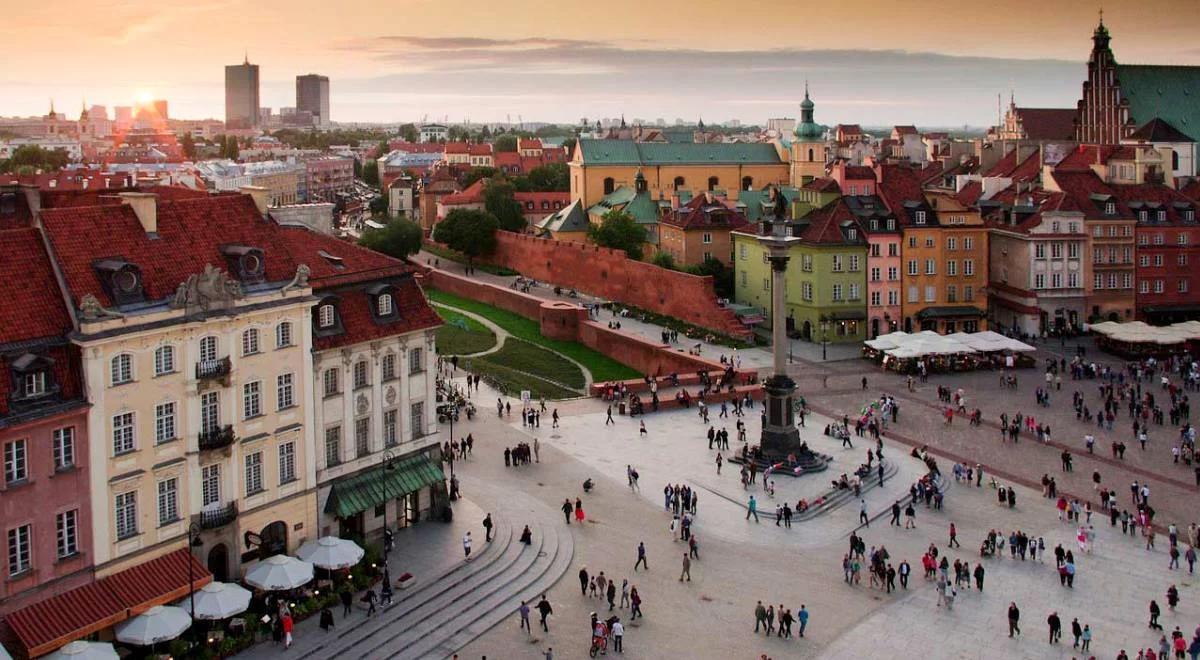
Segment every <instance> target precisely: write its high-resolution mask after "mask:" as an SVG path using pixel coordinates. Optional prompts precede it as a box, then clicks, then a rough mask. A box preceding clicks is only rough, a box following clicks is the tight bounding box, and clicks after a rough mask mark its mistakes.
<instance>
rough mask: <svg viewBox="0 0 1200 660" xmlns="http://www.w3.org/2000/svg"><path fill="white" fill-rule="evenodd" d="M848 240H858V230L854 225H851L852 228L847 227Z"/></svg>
mask: <svg viewBox="0 0 1200 660" xmlns="http://www.w3.org/2000/svg"><path fill="white" fill-rule="evenodd" d="M846 240H849V241H857V240H858V230H857V229H855V228H854V227H850V228H848V229H846Z"/></svg>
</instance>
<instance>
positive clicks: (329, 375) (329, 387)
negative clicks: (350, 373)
mask: <svg viewBox="0 0 1200 660" xmlns="http://www.w3.org/2000/svg"><path fill="white" fill-rule="evenodd" d="M322 380H323V381H324V385H325V396H333V395H334V394H337V393H338V370H337V369H326V370H325V374H324V376H322Z"/></svg>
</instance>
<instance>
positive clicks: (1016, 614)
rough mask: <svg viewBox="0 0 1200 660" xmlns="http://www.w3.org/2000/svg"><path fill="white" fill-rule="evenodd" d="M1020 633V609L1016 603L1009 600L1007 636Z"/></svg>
mask: <svg viewBox="0 0 1200 660" xmlns="http://www.w3.org/2000/svg"><path fill="white" fill-rule="evenodd" d="M1014 634H1016V635H1020V634H1021V610H1020V609H1018V608H1017V604H1016V603H1014V602H1010V603H1009V604H1008V636H1009V637H1012V636H1013V635H1014Z"/></svg>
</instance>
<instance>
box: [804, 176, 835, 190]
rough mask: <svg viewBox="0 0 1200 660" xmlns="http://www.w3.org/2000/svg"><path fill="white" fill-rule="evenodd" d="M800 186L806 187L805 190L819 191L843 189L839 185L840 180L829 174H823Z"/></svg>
mask: <svg viewBox="0 0 1200 660" xmlns="http://www.w3.org/2000/svg"><path fill="white" fill-rule="evenodd" d="M800 187H801V188H804V189H805V190H815V191H817V192H839V191H841V187H840V186H838V182H837V181H836V180H834V179H833V178H832V177H827V176H823V177H820V178H818V179H813V180H812V181H809V182H808V183H806V184H804V185H803V186H800Z"/></svg>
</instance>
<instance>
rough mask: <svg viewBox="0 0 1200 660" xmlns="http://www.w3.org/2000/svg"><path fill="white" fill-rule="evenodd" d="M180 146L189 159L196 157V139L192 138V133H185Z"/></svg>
mask: <svg viewBox="0 0 1200 660" xmlns="http://www.w3.org/2000/svg"><path fill="white" fill-rule="evenodd" d="M179 147H180V148H181V149H183V155H184V157H186V158H187V159H188V160H192V159H195V158H196V141H195V140H193V139H192V134H191V133H184V134H183V137H182V138H181V139H180V140H179Z"/></svg>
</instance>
